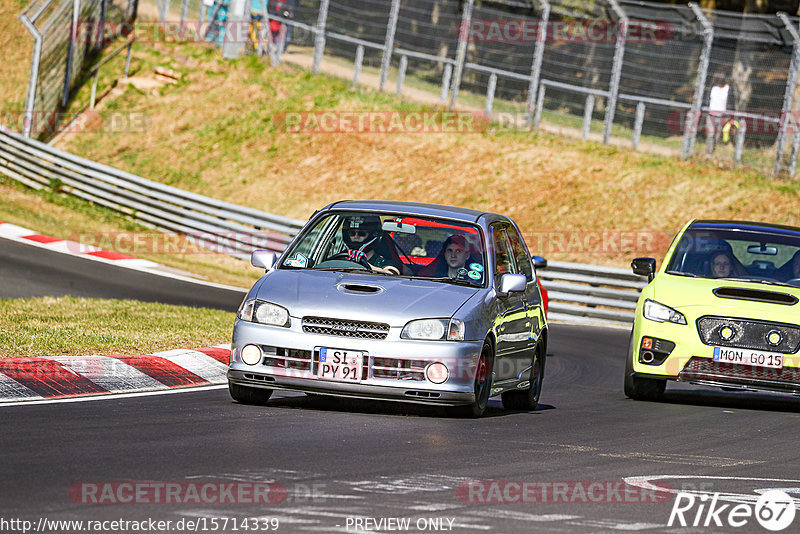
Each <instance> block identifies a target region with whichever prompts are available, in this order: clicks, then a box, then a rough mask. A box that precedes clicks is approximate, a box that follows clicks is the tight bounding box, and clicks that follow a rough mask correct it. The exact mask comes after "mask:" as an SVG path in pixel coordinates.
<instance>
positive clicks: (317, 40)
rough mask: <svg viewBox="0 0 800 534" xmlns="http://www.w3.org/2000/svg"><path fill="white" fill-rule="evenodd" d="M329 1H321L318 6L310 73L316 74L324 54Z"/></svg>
mask: <svg viewBox="0 0 800 534" xmlns="http://www.w3.org/2000/svg"><path fill="white" fill-rule="evenodd" d="M330 3H331V0H322V3H320V5H319V16H318V17H317V33H316V35H315V36H314V60H313V61H312V63H311V72H312V73H313V74H317V73H318V72H319V69H320V66H321V65H322V55H323V54H324V53H325V26H327V24H328V6H329V5H330Z"/></svg>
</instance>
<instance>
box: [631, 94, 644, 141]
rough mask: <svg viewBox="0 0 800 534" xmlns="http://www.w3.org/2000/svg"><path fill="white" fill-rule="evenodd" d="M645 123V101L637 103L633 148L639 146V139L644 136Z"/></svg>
mask: <svg viewBox="0 0 800 534" xmlns="http://www.w3.org/2000/svg"><path fill="white" fill-rule="evenodd" d="M643 125H644V102H639V103H638V104H636V120H634V122H633V149H634V150H636V149H637V148H639V140H641V138H642V126H643Z"/></svg>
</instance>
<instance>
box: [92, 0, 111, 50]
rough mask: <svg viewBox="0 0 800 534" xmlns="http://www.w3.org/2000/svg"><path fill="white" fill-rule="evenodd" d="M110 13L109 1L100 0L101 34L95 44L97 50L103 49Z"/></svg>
mask: <svg viewBox="0 0 800 534" xmlns="http://www.w3.org/2000/svg"><path fill="white" fill-rule="evenodd" d="M107 13H108V0H100V33H99V35H98V36H97V40H96V41H95V43H94V47H95V49H96V50H100V49H101V48H103V37H104V36H105V34H106V14H107Z"/></svg>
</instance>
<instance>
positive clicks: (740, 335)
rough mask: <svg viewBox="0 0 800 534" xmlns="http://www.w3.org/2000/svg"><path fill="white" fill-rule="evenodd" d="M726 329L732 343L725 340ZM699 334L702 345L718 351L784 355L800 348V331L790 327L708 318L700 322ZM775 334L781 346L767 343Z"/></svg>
mask: <svg viewBox="0 0 800 534" xmlns="http://www.w3.org/2000/svg"><path fill="white" fill-rule="evenodd" d="M726 327H728V328H730V329H731V331H732V332H733V333H732V335H731V336H730V337H729V339H723V336H722V333H723V330H725V328H726ZM697 331H698V333H699V334H700V339H701V340H702V341H703V343H705V344H706V345H714V346H718V347H737V348H743V349H754V350H763V351H768V352H777V353H781V354H792V353H794V352H797V349H798V347H800V327H798V326H796V325H790V324H783V323H769V322H764V321H751V320H746V319H731V318H728V317H714V316H705V317H701V318H700V319H698V320H697ZM773 332H777V333H778V334H779V335H780V343H777V344H775V345H772V344H770V343H769V342H768V341H767V339H768V337H769V335H770V334H771V333H773Z"/></svg>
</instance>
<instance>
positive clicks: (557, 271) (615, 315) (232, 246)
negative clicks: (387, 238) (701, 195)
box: [0, 126, 646, 324]
mask: <svg viewBox="0 0 800 534" xmlns="http://www.w3.org/2000/svg"><path fill="white" fill-rule="evenodd" d="M0 173H2V174H5V175H6V176H8V177H10V178H12V179H14V180H17V181H19V182H22V183H23V184H25V185H27V186H29V187H32V188H34V189H42V188H44V187H53V186H54V185H58V187H59V189H60V190H62V191H65V192H67V193H70V194H73V195H75V196H77V197H80V198H83V199H85V200H90V201H92V202H94V203H96V204H99V205H101V206H105V207H107V208H111V209H113V210H116V211H119V212H122V213H125V214H127V215H129V216H131V217H133V218H134V219H136V220H137V221H139V222H141V223H143V224H145V225H147V226H151V227H154V228H157V229H160V230H166V231H171V232H180V233H183V234H186V235H187V236H188V237H189V238H190V239H192V240H194V241H195V242H198V243H200V244H203V245H204V246H207V247H209V248H212V249H213V250H216V251H217V252H222V253H225V254H229V255H232V256H236V257H238V258H247V257H249V255H250V252H251V251H252V250H253V249H256V248H263V249H268V250H273V251H275V252H281V251H282V250H283V249H284V248H285V247H286V245H287V244H288V243H289V241H290V240H291V239H292V237H293V236H294V235H295V234H296V233H297V232H298V231H299V230H300V228H302V226H303V221H298V220H294V219H290V218H287V217H281V216H279V215H273V214H270V213H266V212H263V211H259V210H256V209H252V208H247V207H243V206H238V205H236V204H231V203H228V202H223V201H220V200H215V199H213V198H209V197H205V196H203V195H199V194H196V193H190V192H187V191H183V190H181V189H178V188H176V187H172V186H169V185H165V184H161V183H158V182H154V181H151V180H147V179H145V178H142V177H140V176H136V175H134V174H130V173H128V172H125V171H121V170H119V169H115V168H113V167H109V166H107V165H103V164H100V163H96V162H93V161H90V160H87V159H84V158H81V157H78V156H75V155H74V154H70V153H68V152H64V151H61V150H58V149H56V148H53V147H51V146H49V145H47V144H44V143H41V142H39V141H36V140H33V139H28V138H26V137H25V136H23V135H22V134H19V133H17V132H13V131H11V130H8V129H7V128H4V127H2V126H0ZM538 274H539V277H540V278H541V279H542V280H543V281H544V282H545V283H544V286H545V287H546V288H547V290H548V292H549V296H550V309H549V313H548V318H550V319H553V320H561V321H576V320H578V321H584V322H592V323H598V324H620V323H631V322H632V321H633V310H634V309H635V308H636V300H637V299H638V298H639V291H640V290H641V289H642V288H643V287H644V286H645V285H646V280H645V278H644V277H641V276H637V275H635V274H633V273H632V272H630V271H628V270H626V269H617V268H612V267H598V266H596V265H586V264H581V263H569V262H560V261H551V262H549V264H548V266H547V268H546V269H542V270H540V271H539V273H538Z"/></svg>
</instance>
